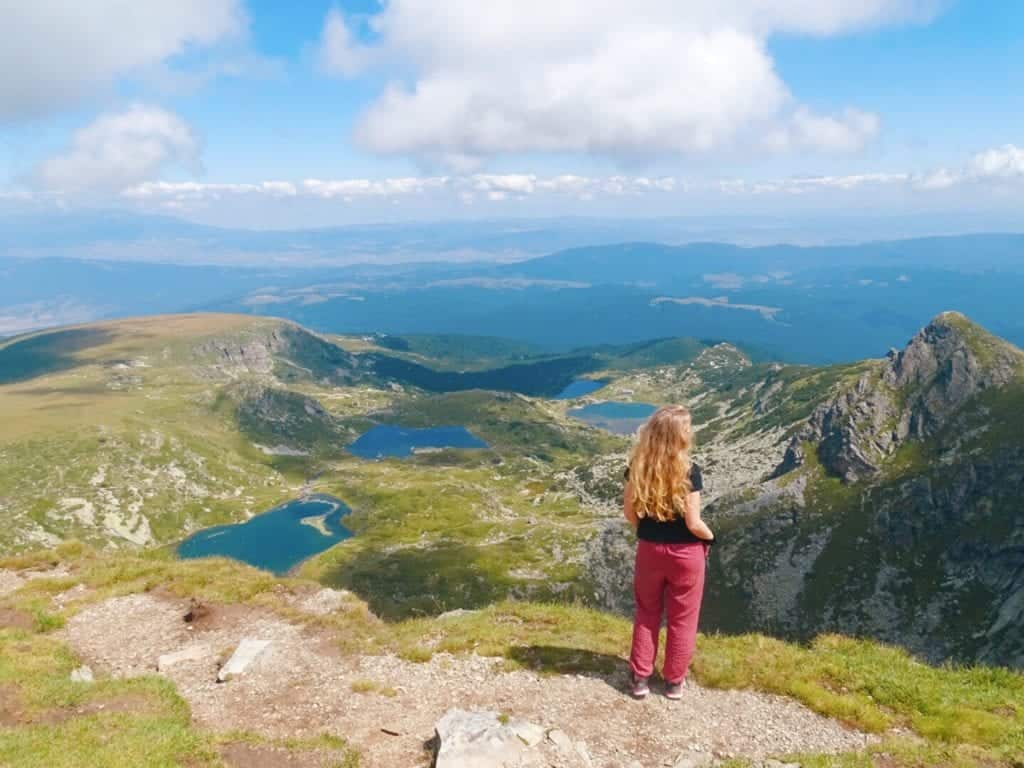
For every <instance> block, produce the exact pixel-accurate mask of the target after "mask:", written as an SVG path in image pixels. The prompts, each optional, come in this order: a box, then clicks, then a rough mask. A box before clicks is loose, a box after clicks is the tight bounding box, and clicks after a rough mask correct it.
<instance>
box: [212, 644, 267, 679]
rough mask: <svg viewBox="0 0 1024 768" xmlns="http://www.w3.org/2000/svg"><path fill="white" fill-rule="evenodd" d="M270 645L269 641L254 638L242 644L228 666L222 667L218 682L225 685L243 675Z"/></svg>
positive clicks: (232, 655) (229, 660)
mask: <svg viewBox="0 0 1024 768" xmlns="http://www.w3.org/2000/svg"><path fill="white" fill-rule="evenodd" d="M269 645H270V641H269V640H253V639H252V638H246V639H245V640H243V641H242V642H240V643H239V644H238V647H237V648H236V649H235V652H234V653H233V654H231V658H230V659H228V662H227V664H225V665H224V666H223V667H221V668H220V672H218V673H217V682H218V683H224V682H227V681H228V680H230V679H231V678H233V677H238V676H239V675H241V674H243V673H244V672H245V670H246V669H248V668H249V665H250V664H252V663H253V662H254V661H255V660H256V657H257V656H259V655H260V654H261V653H263V651H265V650H266V649H267V646H269Z"/></svg>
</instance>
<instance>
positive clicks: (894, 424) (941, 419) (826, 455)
mask: <svg viewBox="0 0 1024 768" xmlns="http://www.w3.org/2000/svg"><path fill="white" fill-rule="evenodd" d="M1022 365H1024V353H1022V352H1021V351H1020V350H1019V349H1017V348H1016V347H1014V346H1013V345H1011V344H1009V343H1007V342H1005V341H1003V340H1002V339H999V338H998V337H996V336H993V335H992V334H990V333H988V332H987V331H986V330H984V329H983V328H981V327H980V326H978V325H976V324H975V323H973V322H971V321H970V320H968V319H967V318H966V317H964V316H963V315H961V314H960V313H958V312H944V313H942V314H941V315H939V316H937V317H936V318H935V319H934V320H932V321H931V322H930V323H929V324H928V325H927V326H925V327H924V328H923V329H921V330H920V331H919V332H918V333H917V334H916V335H915V336H914V337H913V338H912V339H911V340H910V342H909V343H908V344H907V346H906V347H905V348H904V349H903V350H902V351H899V352H897V351H896V350H893V351H891V352H890V353H889V355H888V357H887V358H886V359H885V360H884V361H882V362H881V365H880V367H872V368H870V369H869V370H867V371H865V372H864V373H863V374H862V375H861V376H860V377H859V378H858V379H857V381H856V383H854V384H853V386H849V387H846V388H844V389H843V390H842V391H840V392H838V393H836V394H835V395H833V396H832V397H831V398H830V399H829V400H827V401H825V402H824V403H822V404H821V405H820V406H818V408H817V409H815V411H814V413H813V414H812V415H811V417H810V419H809V420H808V422H807V424H806V425H805V426H804V428H803V429H801V430H800V431H799V432H798V433H797V434H796V436H795V437H794V438H793V440H792V442H791V444H790V446H789V448H788V449H787V451H786V456H785V458H784V460H783V462H782V463H781V464H780V465H779V467H778V468H777V469H776V471H775V473H774V474H775V475H776V476H778V475H781V474H785V473H786V472H788V471H790V470H791V469H794V468H796V467H797V466H799V465H800V464H802V463H803V458H804V457H803V445H804V444H805V443H808V442H812V443H815V444H816V445H817V453H818V458H819V459H820V460H821V463H822V464H823V465H824V466H825V468H826V469H828V470H829V471H830V472H832V473H834V474H836V475H839V476H840V477H841V478H843V480H845V481H847V482H853V481H855V480H858V479H860V478H863V477H869V476H871V475H873V474H875V473H876V472H878V470H879V469H880V467H881V464H882V462H883V461H884V460H885V458H886V457H887V456H889V455H891V454H892V453H893V452H894V451H895V450H896V449H897V448H898V447H899V446H900V445H901V444H903V443H904V442H906V441H907V440H908V439H923V438H926V437H929V436H931V435H934V434H935V433H936V432H938V431H939V429H941V428H942V427H943V426H944V425H945V424H947V423H948V421H949V419H950V418H952V417H953V416H954V414H956V413H957V412H958V411H959V410H960V409H961V408H962V407H963V406H964V405H966V404H967V403H968V402H969V401H971V400H972V399H973V398H974V397H976V396H977V395H979V394H981V393H982V392H984V391H985V390H988V389H991V388H994V387H1000V386H1003V385H1005V384H1007V383H1008V382H1010V381H1011V380H1012V379H1013V378H1014V377H1015V376H1016V375H1017V373H1018V371H1020V370H1021V369H1022Z"/></svg>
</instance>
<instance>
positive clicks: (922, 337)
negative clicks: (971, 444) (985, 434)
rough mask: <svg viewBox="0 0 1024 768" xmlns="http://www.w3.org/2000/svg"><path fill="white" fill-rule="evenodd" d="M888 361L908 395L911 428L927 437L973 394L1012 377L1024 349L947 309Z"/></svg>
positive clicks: (888, 377) (892, 381)
mask: <svg viewBox="0 0 1024 768" xmlns="http://www.w3.org/2000/svg"><path fill="white" fill-rule="evenodd" d="M887 362H888V365H887V368H886V370H885V372H884V379H885V381H886V383H888V384H889V385H890V386H892V387H894V388H896V389H897V390H898V391H899V392H900V393H902V394H903V396H904V399H905V403H906V406H905V410H906V411H907V415H908V416H909V421H908V423H907V425H906V426H907V430H908V434H909V435H911V436H913V437H926V436H928V435H929V434H931V433H933V432H934V431H935V430H936V429H938V428H939V427H941V426H942V425H943V424H944V423H945V421H946V419H947V418H948V417H949V416H950V415H951V414H952V413H953V412H955V411H956V410H958V409H959V408H960V407H961V406H962V405H964V404H965V403H966V402H967V401H968V400H970V399H971V398H973V397H975V396H976V395H978V394H980V393H981V392H983V391H984V390H986V389H990V388H992V387H998V386H1002V385H1004V384H1006V383H1008V382H1009V381H1010V380H1011V379H1012V378H1013V377H1014V376H1015V375H1016V373H1017V371H1018V369H1019V368H1020V366H1021V362H1022V353H1021V351H1020V350H1018V349H1017V348H1015V347H1014V346H1012V345H1011V344H1008V343H1007V342H1005V341H1003V340H1002V339H999V338H997V337H996V336H993V335H992V334H990V333H988V332H987V331H985V330H984V329H983V328H981V327H980V326H978V325H976V324H975V323H972V322H971V321H970V320H968V319H967V318H966V317H964V316H963V315H961V314H960V313H958V312H943V313H942V314H941V315H939V316H938V317H936V318H935V319H934V320H932V321H931V322H930V323H929V324H928V325H927V326H925V327H924V328H922V329H921V330H920V331H919V332H918V333H917V335H916V336H914V338H913V339H911V340H910V343H909V344H907V346H906V347H905V348H904V349H903V350H902V351H901V352H898V353H896V354H893V353H890V355H889V358H888V361H887Z"/></svg>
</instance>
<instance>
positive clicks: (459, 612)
mask: <svg viewBox="0 0 1024 768" xmlns="http://www.w3.org/2000/svg"><path fill="white" fill-rule="evenodd" d="M474 613H476V611H472V610H469V609H466V608H456V609H455V610H453V611H445V612H444V613H442V614H441V615H440V616H438V617H437V618H439V619H457V618H458V617H459V616H471V615H472V614H474Z"/></svg>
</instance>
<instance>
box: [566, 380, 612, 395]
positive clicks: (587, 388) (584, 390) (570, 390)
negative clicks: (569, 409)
mask: <svg viewBox="0 0 1024 768" xmlns="http://www.w3.org/2000/svg"><path fill="white" fill-rule="evenodd" d="M607 384H608V382H607V380H605V379H576V381H574V382H572V383H571V384H570V385H569V386H567V387H566V388H565V389H563V390H562V391H561V392H559V393H558V394H557V395H555V400H574V399H576V398H577V397H583V396H584V395H589V394H590V393H591V392H597V390H599V389H601V388H602V387H604V386H606V385H607Z"/></svg>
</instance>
